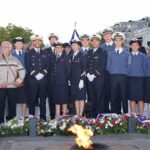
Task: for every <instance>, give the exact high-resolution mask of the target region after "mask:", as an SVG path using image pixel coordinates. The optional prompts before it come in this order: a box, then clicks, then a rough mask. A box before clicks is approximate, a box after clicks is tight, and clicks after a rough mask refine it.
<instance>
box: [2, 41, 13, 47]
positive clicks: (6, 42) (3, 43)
mask: <svg viewBox="0 0 150 150" xmlns="http://www.w3.org/2000/svg"><path fill="white" fill-rule="evenodd" d="M5 44H7V45H9V47H10V49H12V44H11V43H10V42H9V41H3V42H2V43H1V47H2V46H3V45H5Z"/></svg>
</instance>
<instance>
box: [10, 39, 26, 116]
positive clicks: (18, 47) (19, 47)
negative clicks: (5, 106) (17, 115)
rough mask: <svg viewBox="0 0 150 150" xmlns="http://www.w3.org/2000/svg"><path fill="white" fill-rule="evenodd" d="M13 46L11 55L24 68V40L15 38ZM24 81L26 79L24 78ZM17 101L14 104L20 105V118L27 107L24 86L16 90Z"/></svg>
mask: <svg viewBox="0 0 150 150" xmlns="http://www.w3.org/2000/svg"><path fill="white" fill-rule="evenodd" d="M13 44H14V47H15V49H14V50H13V51H12V53H11V54H12V55H13V56H15V57H16V58H18V59H19V61H20V62H21V64H22V65H23V67H24V68H25V51H24V50H23V46H24V39H23V38H22V37H16V38H15V39H13ZM25 79H26V78H25ZM16 91H17V95H16V96H17V99H16V103H17V106H18V104H21V107H22V116H24V115H25V113H26V107H27V90H26V86H25V84H24V85H23V84H22V86H20V87H18V88H17V90H16Z"/></svg>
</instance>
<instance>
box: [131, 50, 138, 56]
mask: <svg viewBox="0 0 150 150" xmlns="http://www.w3.org/2000/svg"><path fill="white" fill-rule="evenodd" d="M131 53H132V54H133V55H134V56H137V55H138V54H139V51H137V52H131Z"/></svg>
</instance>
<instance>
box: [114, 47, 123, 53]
mask: <svg viewBox="0 0 150 150" xmlns="http://www.w3.org/2000/svg"><path fill="white" fill-rule="evenodd" d="M118 50H119V54H121V53H122V51H123V48H115V51H116V53H117V51H118Z"/></svg>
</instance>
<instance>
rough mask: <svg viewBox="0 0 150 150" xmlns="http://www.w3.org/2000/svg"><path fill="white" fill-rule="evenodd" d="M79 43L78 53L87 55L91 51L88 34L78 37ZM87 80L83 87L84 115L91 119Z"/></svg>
mask: <svg viewBox="0 0 150 150" xmlns="http://www.w3.org/2000/svg"><path fill="white" fill-rule="evenodd" d="M80 41H81V45H82V46H81V48H80V51H81V52H82V53H83V55H87V53H88V51H90V50H91V48H90V36H89V35H88V34H83V35H81V36H80ZM85 58H86V59H85V61H86V65H87V57H85ZM87 86H88V79H86V80H85V87H86V101H85V109H84V110H85V114H86V116H87V117H91V113H92V112H91V100H90V95H89V91H88V88H87Z"/></svg>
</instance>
